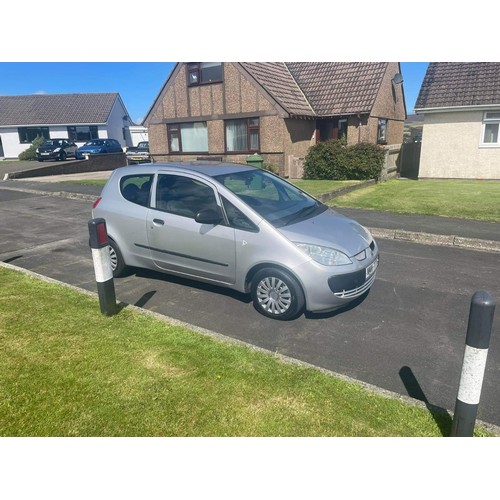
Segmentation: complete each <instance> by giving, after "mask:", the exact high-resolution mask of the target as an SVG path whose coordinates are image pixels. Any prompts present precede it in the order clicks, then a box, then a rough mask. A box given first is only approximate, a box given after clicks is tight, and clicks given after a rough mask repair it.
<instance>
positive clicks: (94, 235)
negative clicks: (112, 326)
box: [89, 218, 117, 316]
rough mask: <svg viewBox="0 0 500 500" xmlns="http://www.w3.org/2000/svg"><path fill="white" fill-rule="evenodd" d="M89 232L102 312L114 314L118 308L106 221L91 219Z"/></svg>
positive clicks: (107, 314) (109, 314)
mask: <svg viewBox="0 0 500 500" xmlns="http://www.w3.org/2000/svg"><path fill="white" fill-rule="evenodd" d="M89 234H90V248H91V249H92V260H93V262H94V271H95V279H96V282H97V293H98V295H99V305H100V306H101V312H102V314H104V315H106V316H112V315H113V314H115V313H116V309H117V308H116V295H115V284H114V281H113V269H112V268H111V257H110V255H109V248H108V246H109V243H108V232H107V229H106V221H105V220H104V219H101V218H99V219H92V220H90V221H89Z"/></svg>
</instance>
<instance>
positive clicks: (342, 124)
mask: <svg viewBox="0 0 500 500" xmlns="http://www.w3.org/2000/svg"><path fill="white" fill-rule="evenodd" d="M342 138H344V139H345V140H347V118H340V119H339V139H342Z"/></svg>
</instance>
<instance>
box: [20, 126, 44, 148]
mask: <svg viewBox="0 0 500 500" xmlns="http://www.w3.org/2000/svg"><path fill="white" fill-rule="evenodd" d="M17 132H18V134H19V142H20V143H21V144H31V143H32V142H33V141H34V140H35V139H36V138H37V137H43V138H45V139H50V134H49V127H19V128H18V129H17Z"/></svg>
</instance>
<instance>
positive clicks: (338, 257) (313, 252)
mask: <svg viewBox="0 0 500 500" xmlns="http://www.w3.org/2000/svg"><path fill="white" fill-rule="evenodd" d="M295 244H296V245H297V246H298V247H299V248H300V249H301V250H303V251H304V252H306V254H307V255H309V256H310V257H311V258H312V259H314V260H315V261H316V262H318V263H320V264H323V265H324V266H345V265H346V264H351V263H352V261H351V259H350V258H349V257H348V256H347V255H346V254H345V253H343V252H339V251H338V250H335V249H334V248H329V247H322V246H320V245H311V244H309V243H297V242H295Z"/></svg>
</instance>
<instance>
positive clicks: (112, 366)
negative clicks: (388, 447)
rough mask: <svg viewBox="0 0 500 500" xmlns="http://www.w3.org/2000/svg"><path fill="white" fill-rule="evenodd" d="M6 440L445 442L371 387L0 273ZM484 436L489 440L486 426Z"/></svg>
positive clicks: (437, 421) (436, 428)
mask: <svg viewBox="0 0 500 500" xmlns="http://www.w3.org/2000/svg"><path fill="white" fill-rule="evenodd" d="M0 280H1V282H2V287H1V288H0V349H1V352H2V363H1V364H0V434H1V436H442V435H449V432H450V428H451V419H450V417H449V415H448V414H447V413H441V412H439V413H431V412H429V411H427V410H425V409H423V408H421V407H417V406H411V405H408V404H406V403H404V402H402V401H400V400H396V399H390V398H387V397H384V396H381V395H377V394H374V393H372V392H369V391H368V390H367V389H365V388H363V387H362V386H360V385H358V384H354V383H350V382H346V381H344V380H341V379H338V378H335V377H333V376H330V375H327V374H324V373H322V372H321V371H319V370H315V369H313V368H309V367H303V366H296V365H293V364H289V363H285V362H284V361H282V360H280V359H277V358H276V357H273V356H272V355H268V354H266V353H262V352H260V351H255V350H252V349H250V348H247V347H245V346H239V345H234V344H232V343H229V342H225V341H222V340H218V339H214V338H212V337H209V336H205V335H202V334H200V333H197V332H193V331H190V330H189V329H187V328H185V327H182V326H176V325H172V324H169V323H166V322H163V321H161V320H159V319H156V318H153V317H151V316H148V315H146V314H140V313H138V312H137V311H135V310H130V309H127V308H125V309H122V310H121V311H120V313H119V314H117V315H115V316H113V317H105V316H103V315H101V314H100V312H99V306H98V301H97V299H96V298H95V297H92V296H89V295H87V294H84V293H79V292H77V291H75V290H73V289H67V288H66V287H63V286H62V285H58V284H54V283H48V282H45V281H41V280H39V279H36V278H34V277H31V276H28V275H25V274H22V273H20V272H17V271H14V270H11V269H6V268H2V267H0ZM476 435H478V436H483V435H488V433H487V432H486V431H484V430H477V429H476Z"/></svg>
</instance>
